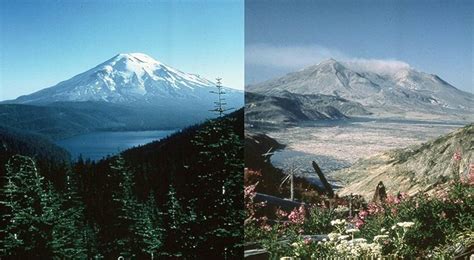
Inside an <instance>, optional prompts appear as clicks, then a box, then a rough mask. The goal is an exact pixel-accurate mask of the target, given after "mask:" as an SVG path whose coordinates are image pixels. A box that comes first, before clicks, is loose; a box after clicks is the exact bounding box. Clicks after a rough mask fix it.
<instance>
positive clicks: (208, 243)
mask: <svg viewBox="0 0 474 260" xmlns="http://www.w3.org/2000/svg"><path fill="white" fill-rule="evenodd" d="M219 83H220V82H219ZM216 94H218V101H217V102H216V109H215V110H214V111H216V112H217V113H219V116H220V118H218V119H216V120H213V121H211V122H209V123H208V124H207V125H206V126H205V127H204V128H203V129H201V130H200V131H199V132H198V133H197V134H196V136H195V138H194V140H193V144H194V146H195V147H196V149H197V150H198V151H199V155H198V158H197V164H196V165H193V167H191V169H192V171H193V172H194V175H195V176H196V177H195V179H194V188H193V190H194V191H195V194H194V196H195V198H196V202H197V204H196V205H197V210H198V211H197V214H198V216H199V219H200V220H201V222H202V226H203V227H205V230H201V231H200V234H204V235H203V238H204V240H203V241H201V242H202V244H201V245H200V246H199V248H200V249H202V251H201V252H200V255H206V254H207V255H209V257H220V258H231V257H240V256H241V254H242V253H243V252H242V247H241V241H242V238H243V219H244V216H245V214H244V210H243V207H244V206H243V188H242V187H243V167H244V164H243V144H242V138H241V137H240V136H239V135H238V134H237V133H236V130H235V129H234V128H233V119H231V118H227V117H222V115H223V112H224V111H226V109H225V103H223V98H222V96H221V95H223V94H225V93H223V92H222V89H221V87H220V84H218V91H217V92H216ZM241 134H242V133H241Z"/></svg>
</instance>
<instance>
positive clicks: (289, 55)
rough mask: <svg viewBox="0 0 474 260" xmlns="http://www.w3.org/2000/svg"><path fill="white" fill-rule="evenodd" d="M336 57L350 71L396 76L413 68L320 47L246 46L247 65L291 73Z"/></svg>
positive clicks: (393, 60) (396, 61) (385, 60)
mask: <svg viewBox="0 0 474 260" xmlns="http://www.w3.org/2000/svg"><path fill="white" fill-rule="evenodd" d="M330 58H333V59H335V60H337V61H340V62H342V63H343V64H344V65H345V66H347V67H348V68H350V69H352V70H355V71H358V72H364V71H372V72H376V73H380V74H393V73H396V72H397V71H399V70H401V69H406V68H410V65H408V64H407V63H405V62H403V61H399V60H396V59H363V58H356V57H351V56H349V55H346V54H344V53H343V52H341V51H339V50H336V49H331V48H327V47H324V46H320V45H306V46H273V45H268V44H253V45H248V46H246V47H245V63H246V64H247V65H259V66H264V67H269V68H275V69H285V70H288V71H291V70H297V69H301V68H304V67H307V66H310V65H314V64H318V63H320V62H321V61H323V60H327V59H330Z"/></svg>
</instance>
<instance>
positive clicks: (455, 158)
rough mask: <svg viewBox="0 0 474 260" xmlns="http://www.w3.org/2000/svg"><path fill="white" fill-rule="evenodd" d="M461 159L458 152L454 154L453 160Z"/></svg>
mask: <svg viewBox="0 0 474 260" xmlns="http://www.w3.org/2000/svg"><path fill="white" fill-rule="evenodd" d="M461 159H462V156H461V152H460V151H457V152H455V153H454V155H453V160H455V161H461Z"/></svg>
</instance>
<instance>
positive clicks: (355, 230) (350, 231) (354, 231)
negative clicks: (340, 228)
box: [346, 228, 359, 233]
mask: <svg viewBox="0 0 474 260" xmlns="http://www.w3.org/2000/svg"><path fill="white" fill-rule="evenodd" d="M346 232H347V233H356V232H359V229H357V228H351V229H348V230H346Z"/></svg>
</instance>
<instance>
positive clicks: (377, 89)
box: [247, 59, 474, 114]
mask: <svg viewBox="0 0 474 260" xmlns="http://www.w3.org/2000/svg"><path fill="white" fill-rule="evenodd" d="M247 90H248V91H251V92H257V93H266V94H272V93H278V92H281V91H285V90H286V91H289V92H292V93H297V94H325V95H334V96H338V97H342V98H344V99H347V100H351V101H356V102H359V103H361V104H362V105H364V106H366V107H370V108H373V110H385V111H389V112H393V113H397V112H401V113H404V112H405V113H406V112H407V111H408V112H413V111H421V112H423V113H430V112H437V113H450V114H456V113H458V112H459V113H463V114H473V113H474V95H473V94H471V93H467V92H464V91H461V90H459V89H457V88H455V87H453V86H452V85H450V84H449V83H447V82H445V81H443V80H442V79H440V78H439V77H438V76H436V75H432V74H427V73H424V72H419V71H417V70H414V69H413V68H411V67H409V66H401V67H399V68H397V69H395V70H391V71H390V72H389V73H382V72H380V71H375V70H371V69H370V68H361V67H360V66H359V67H357V66H354V64H351V63H350V62H338V61H336V60H334V59H330V60H326V61H323V62H321V63H320V64H318V65H314V66H310V67H307V68H305V69H303V70H301V71H298V72H294V73H290V74H287V75H286V76H283V77H281V78H278V79H274V80H269V81H266V82H263V83H260V84H256V85H251V86H248V87H247Z"/></svg>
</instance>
